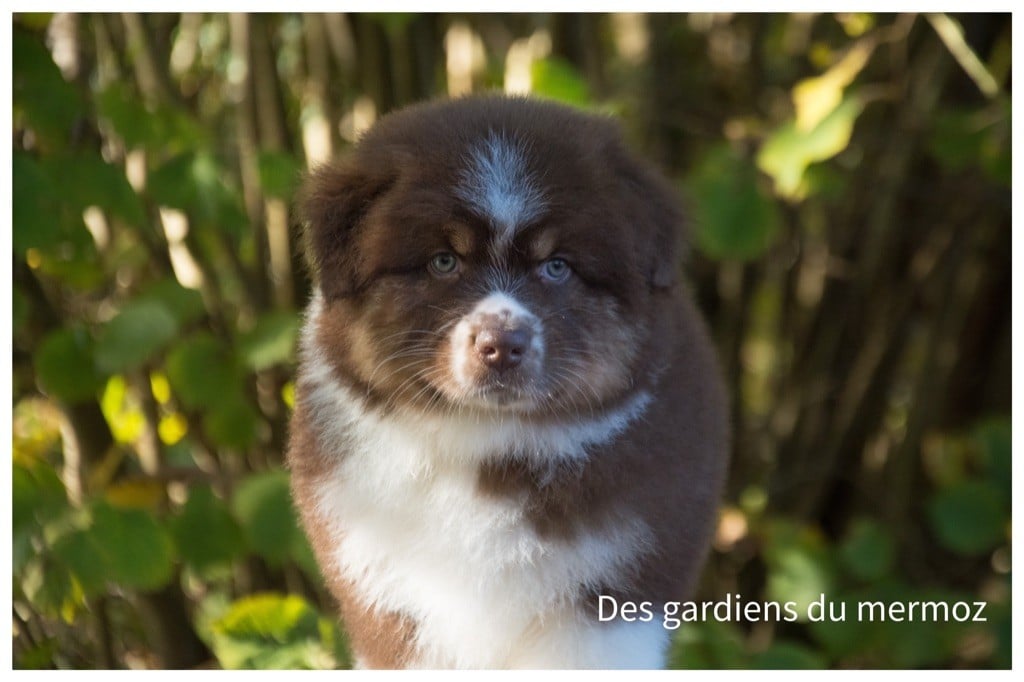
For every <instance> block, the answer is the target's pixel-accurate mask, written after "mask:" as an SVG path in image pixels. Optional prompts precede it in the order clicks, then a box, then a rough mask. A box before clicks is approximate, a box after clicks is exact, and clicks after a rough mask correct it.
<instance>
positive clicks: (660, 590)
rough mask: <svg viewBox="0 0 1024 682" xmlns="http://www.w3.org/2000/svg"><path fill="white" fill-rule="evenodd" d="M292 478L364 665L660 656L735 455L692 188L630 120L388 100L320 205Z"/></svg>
mask: <svg viewBox="0 0 1024 682" xmlns="http://www.w3.org/2000/svg"><path fill="white" fill-rule="evenodd" d="M300 207H301V211H302V216H303V220H304V222H305V224H306V229H307V238H308V246H309V250H310V260H311V264H312V268H313V270H314V272H315V275H316V279H317V284H316V291H315V294H314V296H313V300H312V302H311V303H310V305H309V309H308V311H307V314H306V322H305V327H304V331H303V337H302V347H301V367H300V370H299V375H298V381H297V397H296V405H295V413H294V416H293V419H292V425H291V443H290V448H289V454H288V458H289V463H290V466H291V469H292V477H293V478H292V480H293V492H294V497H295V502H296V505H297V506H298V508H299V510H300V512H301V516H302V520H303V523H304V525H305V527H306V530H307V532H308V533H309V536H310V537H311V539H312V543H313V546H314V548H315V550H316V554H317V557H318V559H319V562H320V565H321V567H322V569H323V572H324V574H325V576H326V578H327V581H328V583H329V585H330V588H331V590H332V592H333V593H334V595H335V596H336V597H337V598H338V600H339V602H340V604H341V612H342V617H343V620H344V622H345V625H346V627H347V630H348V633H349V637H350V642H351V644H352V648H353V650H354V652H355V654H356V657H357V663H358V664H359V665H362V666H366V667H486V668H497V667H532V668H552V667H602V668H603V667H660V666H662V665H663V663H664V651H665V648H666V645H667V642H668V640H669V634H670V633H669V632H668V631H666V630H665V629H664V628H663V627H662V624H661V621H660V619H659V618H658V617H654V618H653V619H650V620H649V622H639V621H638V622H627V621H625V620H621V619H616V620H613V621H609V622H601V621H600V620H599V617H598V615H599V614H598V612H597V609H596V606H597V603H598V596H599V595H602V594H605V595H610V596H614V597H616V598H617V599H618V600H620V601H622V600H633V601H637V602H642V601H647V602H651V603H652V604H653V605H655V607H654V608H658V606H657V605H659V604H661V603H663V602H665V601H667V600H678V599H682V598H685V597H686V596H687V593H688V591H689V590H690V589H691V588H692V586H693V583H694V580H695V578H696V576H697V573H698V571H699V569H700V567H701V563H702V561H703V560H704V557H705V554H706V551H707V546H708V539H709V534H710V531H711V527H712V521H713V519H714V517H715V511H716V505H717V501H718V496H719V492H720V488H721V484H722V479H723V471H724V468H725V465H726V460H727V441H728V438H727V424H726V407H725V403H726V399H725V395H724V391H723V387H722V384H721V383H720V380H719V376H718V371H717V364H716V360H715V357H714V354H713V352H712V348H711V344H710V343H709V340H708V336H707V334H706V331H705V328H704V325H703V324H702V322H701V318H700V316H699V315H698V313H697V311H696V309H695V308H694V305H693V303H692V302H691V300H690V296H689V294H688V292H687V291H686V289H685V287H684V285H683V284H682V282H680V281H679V279H678V276H677V269H678V263H679V261H680V253H679V247H678V244H677V242H678V241H679V239H678V231H679V229H680V227H681V222H682V220H681V215H680V213H679V210H678V209H677V206H676V201H675V198H674V197H673V192H672V190H671V189H670V188H669V186H668V185H667V184H666V183H665V182H664V181H663V180H662V179H660V178H659V177H658V176H657V175H656V174H655V173H654V172H652V171H651V170H650V169H648V168H647V167H646V166H644V165H643V164H641V163H639V162H638V161H637V160H635V159H634V158H633V157H631V156H630V155H629V153H628V152H627V150H626V149H625V147H624V145H623V143H622V141H621V139H620V135H619V133H618V131H617V129H616V127H615V126H614V125H613V124H612V123H611V122H610V121H608V120H606V119H604V118H600V117H596V116H589V115H584V114H581V113H578V112H575V111H573V110H570V109H568V108H565V107H562V106H558V105H555V104H551V103H543V102H538V101H531V100H527V99H508V98H502V97H482V98H468V99H462V100H456V101H449V102H440V103H430V104H425V105H420V106H415V107H411V108H409V109H405V110H403V111H400V112H398V113H395V114H392V115H389V116H387V117H385V118H383V119H382V120H381V121H380V122H379V123H378V124H377V125H376V126H375V127H374V128H373V129H371V130H370V131H369V132H368V133H367V134H366V135H365V136H364V137H363V138H362V140H361V141H360V142H359V144H358V145H357V146H356V148H355V149H354V150H353V152H352V153H351V154H350V155H349V156H348V157H347V158H345V159H343V160H341V161H339V162H337V163H335V164H332V165H326V166H324V167H322V168H320V169H319V170H317V171H316V172H314V173H313V174H312V176H311V177H310V178H308V180H307V183H306V187H305V190H304V193H303V196H302V197H301V199H300Z"/></svg>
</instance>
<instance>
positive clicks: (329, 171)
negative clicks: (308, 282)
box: [297, 155, 394, 299]
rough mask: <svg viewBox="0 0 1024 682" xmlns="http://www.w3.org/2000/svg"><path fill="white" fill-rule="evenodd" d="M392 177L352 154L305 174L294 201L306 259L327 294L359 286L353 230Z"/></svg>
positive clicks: (351, 290)
mask: <svg viewBox="0 0 1024 682" xmlns="http://www.w3.org/2000/svg"><path fill="white" fill-rule="evenodd" d="M393 181H394V176H393V174H392V173H390V172H388V170H387V168H386V167H385V166H384V164H381V163H375V162H374V161H373V160H369V161H368V160H366V159H360V158H359V157H358V156H357V155H351V156H349V157H347V158H345V159H342V160H340V161H336V162H333V163H328V164H324V165H322V166H320V167H319V168H317V169H315V170H313V171H312V172H311V173H310V174H309V175H308V176H307V177H306V179H305V182H304V183H303V187H302V189H301V191H300V192H299V196H298V201H297V208H298V214H299V218H300V220H301V221H302V223H303V237H304V241H305V246H306V260H307V262H308V264H309V267H310V269H311V270H312V272H313V275H314V279H315V280H316V284H317V286H319V288H320V290H321V291H322V292H323V294H324V296H326V297H327V298H328V299H333V298H338V297H342V296H347V295H350V294H352V293H354V292H355V291H356V290H357V289H358V288H359V285H360V281H359V274H358V273H359V261H358V255H357V253H356V249H355V248H354V241H355V234H356V233H357V232H358V230H359V228H360V226H361V224H362V222H363V218H364V217H365V215H366V213H367V211H368V210H369V209H370V207H371V206H372V205H373V203H374V202H375V201H376V200H377V199H378V198H379V197H380V196H381V195H382V194H383V193H384V192H386V191H387V189H388V188H389V187H390V186H391V184H392V183H393Z"/></svg>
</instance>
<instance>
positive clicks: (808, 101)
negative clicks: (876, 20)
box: [793, 39, 875, 132]
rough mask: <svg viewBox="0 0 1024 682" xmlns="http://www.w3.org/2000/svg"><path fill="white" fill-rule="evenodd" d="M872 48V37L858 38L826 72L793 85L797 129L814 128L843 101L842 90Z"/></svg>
mask: <svg viewBox="0 0 1024 682" xmlns="http://www.w3.org/2000/svg"><path fill="white" fill-rule="evenodd" d="M874 49H875V41H874V40H873V39H862V40H858V41H857V42H855V43H854V44H853V45H852V46H851V47H850V49H849V50H847V52H846V54H845V55H843V58H842V59H840V60H839V61H838V62H836V63H835V64H833V65H832V66H831V67H830V68H829V70H828V71H826V72H825V73H823V74H821V75H820V76H815V77H814V78H807V79H804V80H802V81H800V82H799V83H797V84H796V86H795V87H794V88H793V105H794V107H795V108H796V128H797V130H800V131H802V132H808V131H811V130H814V129H815V128H816V127H817V126H818V124H819V123H821V122H822V121H823V120H824V119H825V118H826V117H827V116H828V115H829V114H831V113H832V112H833V111H835V109H836V107H838V106H839V104H840V103H841V102H842V101H843V91H844V90H845V89H846V87H847V86H849V85H850V83H852V82H853V80H854V79H855V78H856V77H857V74H859V73H860V72H861V70H862V69H863V68H864V66H865V65H866V64H867V63H868V59H869V58H870V57H871V53H872V52H873V51H874Z"/></svg>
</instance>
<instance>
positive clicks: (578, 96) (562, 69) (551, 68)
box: [530, 57, 592, 107]
mask: <svg viewBox="0 0 1024 682" xmlns="http://www.w3.org/2000/svg"><path fill="white" fill-rule="evenodd" d="M530 81H531V86H530V89H531V90H532V92H533V94H535V95H538V96H540V97H549V98H551V99H554V100H558V101H559V102H564V103H565V104H570V105H573V106H577V107H586V106H588V105H590V104H591V101H592V100H591V97H590V88H589V87H588V85H587V82H586V80H584V79H583V76H581V75H580V72H579V71H577V70H576V67H574V66H573V65H572V64H570V63H569V62H567V61H565V60H564V59H560V58H558V57H548V58H547V59H539V60H537V61H535V62H534V63H533V64H532V66H531V67H530Z"/></svg>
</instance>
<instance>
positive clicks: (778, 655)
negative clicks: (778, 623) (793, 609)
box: [751, 641, 828, 670]
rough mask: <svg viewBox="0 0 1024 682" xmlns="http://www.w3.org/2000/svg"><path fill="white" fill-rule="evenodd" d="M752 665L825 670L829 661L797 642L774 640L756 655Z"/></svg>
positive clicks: (763, 668)
mask: <svg viewBox="0 0 1024 682" xmlns="http://www.w3.org/2000/svg"><path fill="white" fill-rule="evenodd" d="M751 667H752V668H755V669H757V670H823V669H824V668H826V667H828V661H826V660H825V658H824V657H822V656H821V654H819V653H817V652H816V651H814V650H813V649H810V648H808V647H806V646H804V645H803V644H797V643H796V642H786V641H781V642H773V643H772V645H771V646H770V647H768V649H767V650H766V651H762V652H761V653H759V654H757V655H755V656H754V657H753V659H752V660H751Z"/></svg>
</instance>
